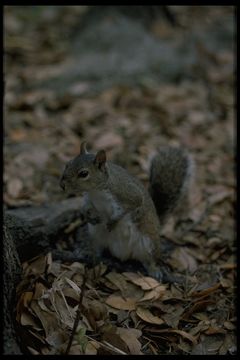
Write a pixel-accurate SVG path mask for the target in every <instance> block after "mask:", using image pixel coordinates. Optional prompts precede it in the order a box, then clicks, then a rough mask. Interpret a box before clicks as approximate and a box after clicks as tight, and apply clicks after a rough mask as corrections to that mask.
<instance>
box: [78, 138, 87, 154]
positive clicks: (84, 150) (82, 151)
mask: <svg viewBox="0 0 240 360" xmlns="http://www.w3.org/2000/svg"><path fill="white" fill-rule="evenodd" d="M83 154H88V151H87V142H86V141H83V142H82V143H81V146H80V155H83Z"/></svg>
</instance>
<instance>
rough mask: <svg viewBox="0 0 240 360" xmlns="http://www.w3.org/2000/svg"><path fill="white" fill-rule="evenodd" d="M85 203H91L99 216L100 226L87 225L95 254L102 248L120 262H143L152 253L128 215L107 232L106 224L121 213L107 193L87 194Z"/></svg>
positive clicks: (149, 245) (149, 242)
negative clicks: (133, 260)
mask: <svg viewBox="0 0 240 360" xmlns="http://www.w3.org/2000/svg"><path fill="white" fill-rule="evenodd" d="M86 201H91V203H92V204H94V206H95V208H96V209H97V210H98V212H99V214H100V215H101V217H102V219H103V222H102V223H101V224H97V225H92V224H88V229H89V234H90V236H91V238H92V241H93V247H94V249H95V250H96V252H98V251H100V250H102V249H103V248H107V249H109V251H110V252H111V254H112V255H113V256H115V257H117V258H118V259H120V260H123V261H124V260H127V259H136V260H140V261H143V260H144V259H146V255H147V253H148V254H151V253H152V250H153V249H152V242H151V239H149V238H148V237H147V236H145V235H143V234H141V233H140V232H139V231H138V229H137V227H136V225H135V224H134V223H133V222H132V220H131V216H130V214H126V215H125V216H124V217H123V218H122V219H121V220H120V221H119V222H118V223H117V224H116V226H115V227H114V228H113V229H112V231H110V232H109V230H108V229H107V227H106V223H107V222H108V221H109V220H110V219H111V218H112V217H114V216H117V215H119V214H121V213H122V208H121V206H119V205H118V204H117V202H116V201H115V199H114V198H113V197H112V195H111V194H109V193H107V192H97V191H95V192H94V193H89V194H88V196H87V197H86Z"/></svg>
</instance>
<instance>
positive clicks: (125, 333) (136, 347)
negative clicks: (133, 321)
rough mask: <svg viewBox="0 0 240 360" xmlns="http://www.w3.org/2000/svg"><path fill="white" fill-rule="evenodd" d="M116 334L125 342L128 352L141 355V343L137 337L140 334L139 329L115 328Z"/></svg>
mask: <svg viewBox="0 0 240 360" xmlns="http://www.w3.org/2000/svg"><path fill="white" fill-rule="evenodd" d="M117 334H119V335H120V337H121V339H122V340H123V341H124V342H125V343H126V344H127V346H128V349H129V351H130V354H132V355H142V352H141V347H142V345H141V343H140V341H139V340H138V338H139V337H140V336H141V335H142V332H141V330H138V329H124V328H120V327H118V328H117Z"/></svg>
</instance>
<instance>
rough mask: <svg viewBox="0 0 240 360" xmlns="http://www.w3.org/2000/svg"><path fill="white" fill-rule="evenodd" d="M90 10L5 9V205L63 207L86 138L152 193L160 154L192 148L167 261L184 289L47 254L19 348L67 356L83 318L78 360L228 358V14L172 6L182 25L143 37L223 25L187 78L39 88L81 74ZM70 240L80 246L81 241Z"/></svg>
mask: <svg viewBox="0 0 240 360" xmlns="http://www.w3.org/2000/svg"><path fill="white" fill-rule="evenodd" d="M85 11H86V8H85V7H81V6H79V7H57V10H56V9H53V8H52V7H50V6H49V7H48V6H45V7H29V8H28V9H26V8H24V7H15V6H14V7H5V14H4V27H5V33H4V34H5V99H4V102H5V116H4V117H5V119H4V131H5V134H4V135H5V138H4V206H5V207H6V208H7V207H15V206H22V205H26V204H35V205H37V204H42V203H46V202H51V201H55V200H59V199H62V198H63V197H64V195H63V194H62V192H61V190H60V188H59V177H60V175H61V172H62V170H63V168H64V165H65V163H66V161H67V160H69V159H71V158H72V157H74V156H75V155H76V154H77V153H78V151H79V144H80V142H81V141H82V140H83V139H86V140H87V141H88V144H89V148H90V149H92V150H93V151H97V150H98V149H101V148H104V149H105V150H106V151H107V156H108V158H109V159H111V160H113V161H115V162H116V163H118V164H120V165H122V166H124V167H125V168H126V169H128V170H129V172H131V173H132V174H134V175H136V176H138V177H139V178H140V179H141V180H142V181H143V183H144V184H145V185H146V186H147V184H148V169H149V164H150V159H151V156H152V154H153V153H154V151H156V149H157V148H158V147H159V146H161V145H165V144H170V145H181V146H185V147H187V148H188V149H189V151H190V152H191V153H192V155H193V158H194V160H195V164H196V169H195V180H194V186H193V189H192V194H191V195H192V196H191V197H192V204H191V209H190V211H189V213H188V215H187V217H186V218H185V219H184V221H182V222H181V223H178V224H177V225H176V226H175V228H173V226H171V224H169V226H168V227H167V228H166V229H165V233H164V235H165V236H166V238H167V239H168V241H169V242H170V243H171V244H172V247H171V251H170V253H169V255H168V258H167V260H166V262H167V264H168V265H169V267H170V268H171V269H172V271H173V273H175V272H177V273H181V274H182V275H184V277H185V279H186V281H185V282H183V283H181V284H175V285H173V284H159V283H158V282H157V281H156V280H154V279H151V278H149V277H146V276H144V275H141V274H140V273H130V272H128V271H125V270H124V269H123V271H121V272H116V271H113V270H112V269H108V268H107V267H106V265H104V264H99V265H97V266H96V267H95V270H93V269H91V268H88V267H87V268H86V266H85V264H82V263H76V262H75V263H73V264H70V263H68V264H59V263H56V262H54V261H52V258H51V254H48V255H47V256H40V257H39V258H37V259H33V260H32V261H31V262H28V263H25V264H23V269H24V277H23V281H22V283H21V284H19V287H18V293H17V295H18V305H17V309H16V317H17V322H18V324H19V333H20V334H22V338H21V339H22V342H23V343H24V344H25V346H26V347H27V348H28V350H29V351H30V352H31V353H33V354H38V353H42V354H49V353H51V354H55V353H64V352H65V351H66V347H67V344H68V342H69V337H70V335H71V329H72V327H73V324H74V319H75V317H76V314H77V312H78V311H80V313H81V316H80V321H79V324H78V326H77V329H76V332H75V335H74V339H73V343H72V347H71V349H70V352H69V353H70V354H71V353H74V354H123V353H124V354H166V353H167V354H223V355H225V354H234V353H236V338H235V326H236V311H235V275H236V242H235V221H234V219H235V207H234V204H235V200H236V195H235V192H236V183H235V175H236V174H235V144H236V142H235V126H234V116H235V113H234V80H235V79H234V72H233V64H234V53H233V44H229V43H228V41H226V39H229V38H231V36H232V35H231V34H230V35H229V34H228V31H229V32H230V30H228V29H230V26H228V24H229V23H230V24H231V23H233V21H234V20H233V12H234V10H233V8H232V7H221V6H215V7H214V6H213V7H209V8H206V7H183V9H181V8H180V9H179V8H178V7H177V8H176V9H175V7H174V11H175V12H176V14H177V16H178V21H179V22H180V24H181V25H182V26H181V27H180V28H174V27H173V26H172V25H171V24H170V23H169V22H167V21H166V20H164V19H163V20H162V21H159V22H156V23H154V24H153V25H152V27H151V29H148V31H149V32H150V34H151V35H152V36H154V37H155V39H159V41H160V40H163V39H164V40H165V41H166V39H167V41H168V40H169V42H171V41H172V42H175V43H178V42H181V41H182V40H183V39H184V36H186V34H187V33H190V32H191V31H192V32H195V33H199V34H200V35H201V33H203V32H204V31H205V35H206V33H207V31H209V32H210V31H213V32H214V31H215V32H216V33H217V32H218V31H220V30H219V28H220V27H221V26H222V27H223V28H224V32H225V38H224V36H222V37H220V45H219V43H216V47H215V49H214V50H213V48H214V47H213V48H211V46H210V47H209V46H208V41H207V38H206V37H203V38H202V40H201V41H200V40H199V41H198V42H196V44H195V47H194V49H195V51H196V53H195V56H196V54H197V56H196V59H197V60H196V61H195V62H194V63H193V64H192V65H191V69H189V73H191V76H189V77H185V78H181V79H178V80H176V81H172V80H171V81H170V80H169V81H167V80H166V79H165V81H164V82H163V81H155V82H154V81H153V80H152V79H151V81H147V80H146V77H143V78H142V79H141V81H138V83H137V84H131V85H130V84H128V83H122V84H121V85H118V84H117V83H116V84H112V85H111V86H105V87H104V86H103V88H102V89H101V90H99V91H96V92H94V91H89V86H90V85H89V83H88V82H87V81H86V79H83V78H82V77H81V76H80V77H79V78H76V81H75V82H74V81H72V82H71V84H70V85H69V83H68V85H66V90H65V91H64V92H58V89H57V88H56V87H54V86H47V85H45V86H40V83H41V82H42V83H43V82H44V81H45V80H46V79H48V78H49V79H50V80H51V79H53V80H51V82H54V78H53V75H55V78H61V74H62V72H64V71H65V69H66V68H68V67H69V66H70V67H71V64H72V66H73V67H76V63H75V62H74V54H73V53H72V52H71V51H70V47H71V44H72V43H71V39H72V33H73V32H74V31H77V30H76V29H77V24H78V22H79V21H80V20H79V18H80V17H81V16H82V14H83V13H84V12H85ZM203 30H204V31H203ZM200 35H199V39H201V36H200ZM209 36H210V33H209ZM221 39H222V43H221ZM224 39H225V40H224ZM226 42H227V43H228V44H227V45H226ZM70 53H71V56H70V55H69V54H70ZM93 56H94V54H93ZM189 56H190V55H189ZM178 62H179V63H180V62H181V59H179V58H177V57H176V66H177V64H178ZM69 64H70V65H69ZM118 81H119V80H118ZM93 84H94V78H92V79H91V86H93ZM73 228H74V226H73ZM66 233H68V234H69V239H70V240H71V241H73V240H74V239H73V236H74V232H73V231H72V230H71V229H70V230H69V229H68V230H67V231H66ZM56 246H58V247H61V246H65V245H64V244H62V243H60V244H58V245H56ZM81 294H82V298H81Z"/></svg>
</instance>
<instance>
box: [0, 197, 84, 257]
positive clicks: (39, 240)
mask: <svg viewBox="0 0 240 360" xmlns="http://www.w3.org/2000/svg"><path fill="white" fill-rule="evenodd" d="M81 205H82V199H81V198H71V199H67V200H63V201H59V202H56V203H53V204H47V205H42V206H30V207H21V208H17V209H11V210H7V211H6V220H5V221H6V225H7V226H8V228H9V230H10V231H11V234H12V236H13V239H14V240H15V243H16V247H17V251H18V254H19V258H20V260H21V262H23V261H26V260H28V259H31V258H33V257H34V256H37V255H38V254H40V253H41V252H44V251H48V250H50V249H51V245H52V244H54V243H55V242H56V241H57V239H58V236H59V235H60V234H61V233H62V232H63V229H64V228H65V227H66V226H67V225H68V224H70V223H71V222H72V221H74V220H75V219H76V218H77V217H80V216H81Z"/></svg>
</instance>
